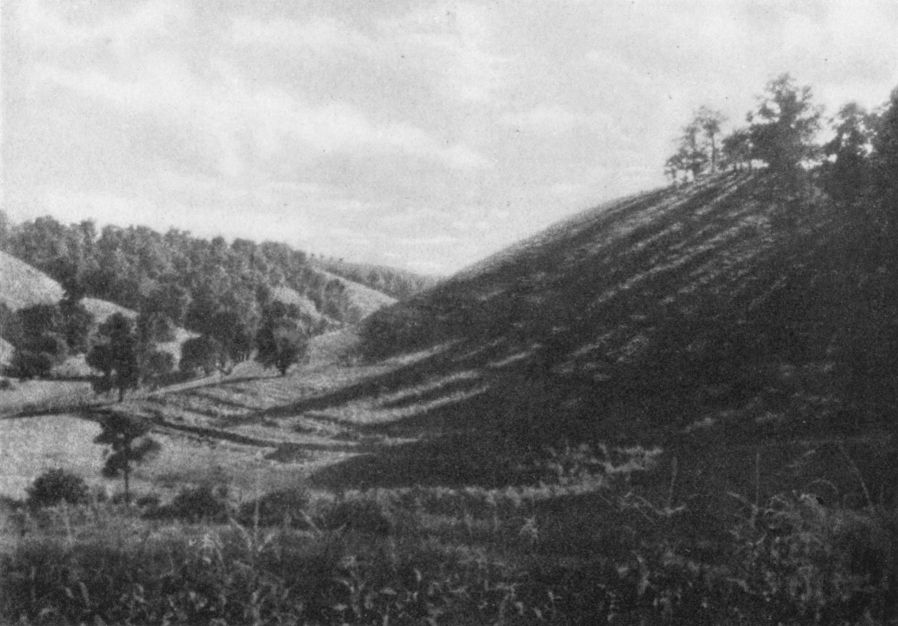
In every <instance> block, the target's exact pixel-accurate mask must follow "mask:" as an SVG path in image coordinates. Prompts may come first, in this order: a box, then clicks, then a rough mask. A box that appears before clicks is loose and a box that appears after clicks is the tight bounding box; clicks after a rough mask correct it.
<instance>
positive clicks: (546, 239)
mask: <svg viewBox="0 0 898 626" xmlns="http://www.w3.org/2000/svg"><path fill="white" fill-rule="evenodd" d="M817 208H819V207H817ZM829 220H830V214H829V213H827V212H826V211H825V210H822V209H821V210H820V211H816V212H815V211H810V210H802V209H801V208H800V207H796V206H795V205H794V203H789V202H787V201H785V200H784V199H782V198H780V197H779V196H778V195H777V191H776V189H775V188H774V187H773V186H772V183H771V181H770V180H769V179H768V178H767V177H765V176H763V175H748V174H727V175H721V176H718V177H714V178H709V179H703V180H701V181H699V182H698V183H695V184H693V185H691V186H689V187H686V188H668V189H662V190H658V191H654V192H650V193H645V194H640V195H637V196H633V197H630V198H626V199H623V200H620V201H617V202H612V203H609V204H606V205H603V206H601V207H598V208H597V209H595V210H592V211H588V212H585V213H583V214H581V215H579V216H576V217H574V218H572V219H570V220H568V221H566V222H564V223H562V224H559V225H557V226H555V227H553V228H551V229H549V230H547V231H545V232H543V233H541V234H539V235H537V236H535V237H533V238H531V239H530V240H528V241H525V242H522V243H521V244H519V245H517V246H514V247H513V248H511V249H509V250H506V251H504V252H502V253H500V254H498V255H495V256H493V257H491V258H489V259H487V260H485V261H483V262H481V263H478V264H477V265H475V266H472V267H471V268H469V269H468V270H466V271H464V272H462V273H461V274H459V275H457V276H455V277H453V278H450V279H448V280H446V281H445V282H443V283H441V284H439V285H437V286H436V287H435V288H433V289H431V290H429V291H427V292H425V293H423V294H421V295H420V296H417V297H414V298H412V299H410V300H408V301H406V302H403V303H399V304H397V305H395V306H394V307H391V308H388V309H384V310H383V311H381V312H379V313H375V314H374V315H373V316H372V317H371V318H369V320H368V321H367V322H366V323H365V324H364V326H363V333H362V334H363V338H362V341H363V345H364V346H365V348H366V349H367V350H368V352H369V355H375V356H377V357H378V358H381V357H383V356H389V355H391V354H393V355H397V358H398V359H399V360H398V361H390V362H392V363H393V364H394V365H393V366H392V368H391V369H389V371H388V372H386V373H381V374H380V375H378V376H373V377H371V378H367V379H365V380H363V381H360V382H357V383H355V384H353V385H351V386H350V387H348V388H346V387H341V388H339V389H337V390H335V391H333V392H330V393H321V394H320V395H319V396H318V397H313V398H310V399H308V400H304V401H299V402H295V403H293V404H290V405H286V406H282V407H279V408H276V409H271V410H270V413H269V414H274V415H282V416H285V417H286V416H289V415H301V414H302V413H303V412H304V411H307V410H312V411H316V412H320V411H322V410H325V411H326V412H327V414H328V415H329V416H331V418H333V419H342V420H346V421H350V422H351V421H353V420H355V419H357V418H356V417H353V416H358V415H359V414H364V416H365V418H364V419H365V422H366V423H367V424H368V426H365V427H364V430H365V431H366V432H369V433H375V432H376V433H380V434H382V435H385V436H390V437H400V438H412V439H415V440H416V441H417V442H418V443H417V444H414V445H406V446H404V447H402V448H400V449H396V448H384V449H383V450H382V451H381V452H380V453H370V454H367V455H365V456H363V457H357V458H354V459H353V460H350V461H347V462H346V463H343V464H342V465H341V466H340V467H338V468H331V469H329V470H326V471H323V472H322V473H320V474H319V479H321V480H324V481H334V480H336V481H338V482H343V483H344V484H358V481H360V482H361V483H362V484H371V483H372V481H374V483H376V484H384V483H390V482H391V481H399V482H400V483H405V484H410V483H411V482H413V481H421V480H426V479H429V480H433V481H436V482H441V481H447V480H448V481H452V482H461V481H464V480H473V481H484V480H490V479H489V478H488V475H489V472H488V471H485V470H484V467H483V464H486V465H490V464H491V463H493V462H494V461H495V459H497V458H499V457H501V456H502V453H501V450H503V449H505V450H508V451H511V450H522V449H523V450H526V449H530V448H531V447H532V446H534V445H536V446H549V445H554V444H559V443H561V442H564V441H568V442H592V443H597V442H601V441H605V442H608V441H618V442H621V443H625V442H628V441H629V442H634V441H639V442H641V443H648V442H652V441H655V442H665V443H666V444H667V443H670V442H671V441H680V442H691V443H688V445H693V443H694V442H695V441H699V440H701V441H715V442H716V443H718V444H720V445H723V443H722V442H723V441H724V439H726V438H727V437H735V438H736V439H737V440H738V441H739V445H745V446H749V442H751V441H755V442H760V441H766V440H767V439H765V438H770V437H773V438H774V439H776V438H777V437H780V436H781V435H782V433H785V432H788V433H789V437H790V438H793V439H790V440H791V441H796V440H798V439H802V438H804V439H806V440H812V439H820V438H821V437H822V438H824V439H826V438H827V437H830V436H831V435H832V433H833V432H834V430H833V429H838V428H841V427H842V426H841V424H842V421H840V420H843V418H841V417H840V415H842V412H843V411H844V410H845V407H844V404H842V403H841V401H840V399H839V398H837V397H835V396H834V395H833V394H834V393H835V390H836V389H837V388H838V384H840V381H839V380H838V373H837V372H836V371H834V369H833V363H832V358H831V354H830V352H831V349H832V345H833V343H832V342H833V339H834V336H835V335H836V330H837V327H838V325H839V323H840V320H842V319H843V318H842V317H841V316H843V315H844V313H845V311H844V310H842V309H840V307H842V306H843V305H842V300H843V298H842V297H841V296H842V295H844V292H840V291H839V284H838V280H837V279H834V278H832V276H830V274H832V272H829V270H828V269H827V267H826V265H825V262H824V260H823V259H825V257H826V255H827V254H828V251H829V250H830V247H831V245H832V241H831V240H832V239H833V238H834V237H836V236H837V235H838V233H837V232H836V230H835V229H834V228H832V226H831V224H830V222H829ZM818 270H819V271H818ZM828 272H829V273H828ZM827 281H829V282H827ZM404 353H405V354H407V355H408V356H401V355H403V354H404ZM808 414H814V415H815V419H814V420H811V421H809V420H807V419H805V417H802V416H807V415H808ZM428 442H429V443H428ZM437 442H439V443H437ZM462 442H463V443H462ZM683 445H687V444H686V443H684V444H683ZM759 445H760V444H759ZM515 454H516V453H510V455H511V456H512V457H513V456H514V455H515ZM434 455H436V457H438V458H441V459H444V462H436V461H434ZM478 455H479V458H475V457H478ZM708 458H712V455H709V457H708ZM424 459H429V460H428V461H427V462H426V464H425V461H424ZM418 461H420V462H418ZM746 462H748V461H746ZM704 470H707V468H704ZM491 471H492V470H491ZM496 471H499V470H496ZM696 471H698V470H696ZM740 472H742V470H740ZM742 474H743V478H744V472H742ZM720 476H721V477H723V476H724V473H721V474H720ZM425 477H429V478H425ZM497 480H498V479H497ZM723 492H724V493H725V491H723Z"/></svg>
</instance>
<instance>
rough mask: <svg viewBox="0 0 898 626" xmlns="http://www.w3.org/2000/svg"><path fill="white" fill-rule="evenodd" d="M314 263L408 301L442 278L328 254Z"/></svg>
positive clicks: (314, 260)
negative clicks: (336, 257) (341, 258)
mask: <svg viewBox="0 0 898 626" xmlns="http://www.w3.org/2000/svg"><path fill="white" fill-rule="evenodd" d="M311 263H312V265H314V266H315V267H318V268H319V269H322V270H326V271H328V272H330V273H331V274H336V275H337V276H342V277H343V278H345V279H347V280H351V281H353V282H355V283H359V284H360V285H364V286H365V287H369V288H371V289H374V290H375V291H380V292H381V293H385V294H387V295H388V296H391V297H393V298H396V299H397V300H404V299H405V298H408V297H410V296H413V295H414V294H416V293H419V292H421V291H424V290H425V289H428V288H430V287H433V286H434V285H435V284H436V283H437V281H438V280H439V279H438V278H437V277H435V276H423V275H421V274H415V273H414V272H410V271H408V270H401V269H398V268H395V267H387V266H384V265H372V264H370V263H349V262H346V261H343V260H339V259H330V258H325V257H316V258H313V259H312V260H311Z"/></svg>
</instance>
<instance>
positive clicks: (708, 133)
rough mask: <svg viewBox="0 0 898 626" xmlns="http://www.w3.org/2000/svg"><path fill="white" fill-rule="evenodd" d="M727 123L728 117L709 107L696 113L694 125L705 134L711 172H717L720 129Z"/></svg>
mask: <svg viewBox="0 0 898 626" xmlns="http://www.w3.org/2000/svg"><path fill="white" fill-rule="evenodd" d="M725 121H726V116H725V115H724V114H723V113H721V112H720V111H715V110H714V109H711V108H709V107H707V106H704V105H703V106H701V107H699V109H698V111H696V112H695V120H694V122H693V123H694V124H696V125H697V126H698V127H699V128H700V129H701V130H702V132H704V134H705V139H706V141H707V146H708V149H709V150H710V155H709V157H710V167H711V172H716V171H717V156H718V154H717V150H718V148H717V136H718V135H719V134H720V127H721V125H722V124H723V123H724V122H725Z"/></svg>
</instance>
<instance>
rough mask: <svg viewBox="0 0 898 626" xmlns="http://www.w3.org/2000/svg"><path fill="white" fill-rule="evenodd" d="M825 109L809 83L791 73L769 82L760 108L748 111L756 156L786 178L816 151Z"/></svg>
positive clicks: (794, 172) (796, 170) (794, 173)
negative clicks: (814, 99) (817, 102)
mask: <svg viewBox="0 0 898 626" xmlns="http://www.w3.org/2000/svg"><path fill="white" fill-rule="evenodd" d="M821 114H822V110H821V109H820V107H817V106H815V105H814V104H813V102H812V94H811V88H810V86H807V85H805V86H799V85H798V84H796V82H795V79H794V78H792V77H791V76H790V75H789V74H782V75H780V76H778V77H777V78H775V79H773V80H771V81H770V82H768V83H767V87H766V89H765V92H764V94H763V95H762V96H761V97H760V101H759V103H758V108H757V110H756V111H752V112H750V113H749V114H748V123H749V125H750V126H749V131H750V133H751V140H752V144H753V150H754V154H753V156H754V157H755V158H758V159H761V160H763V161H765V162H767V164H768V165H769V166H770V169H771V170H773V171H774V172H776V173H777V174H779V175H781V176H785V177H787V178H791V177H794V176H795V175H796V174H797V172H798V169H799V167H800V166H801V164H802V163H803V162H805V161H807V160H809V159H812V158H814V157H815V156H816V155H817V152H818V148H817V146H816V145H815V144H814V136H815V135H816V133H817V131H818V130H819V129H820V116H821Z"/></svg>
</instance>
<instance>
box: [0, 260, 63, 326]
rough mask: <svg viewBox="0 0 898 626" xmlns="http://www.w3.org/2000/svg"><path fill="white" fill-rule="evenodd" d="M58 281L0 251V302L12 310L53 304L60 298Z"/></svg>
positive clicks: (60, 290) (61, 291) (60, 291)
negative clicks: (34, 305)
mask: <svg viewBox="0 0 898 626" xmlns="http://www.w3.org/2000/svg"><path fill="white" fill-rule="evenodd" d="M62 294H63V290H62V287H60V285H59V283H57V282H56V281H55V280H53V279H52V278H50V277H49V276H47V275H46V274H44V273H43V272H41V271H40V270H37V269H35V268H33V267H31V266H30V265H28V264H27V263H25V262H24V261H20V260H19V259H17V258H15V257H14V256H11V255H9V254H7V253H5V252H2V251H0V302H2V303H3V304H5V305H6V306H8V307H9V308H10V309H12V310H14V311H15V310H17V309H21V308H24V307H27V306H31V305H33V304H53V303H56V302H59V300H60V298H62Z"/></svg>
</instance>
